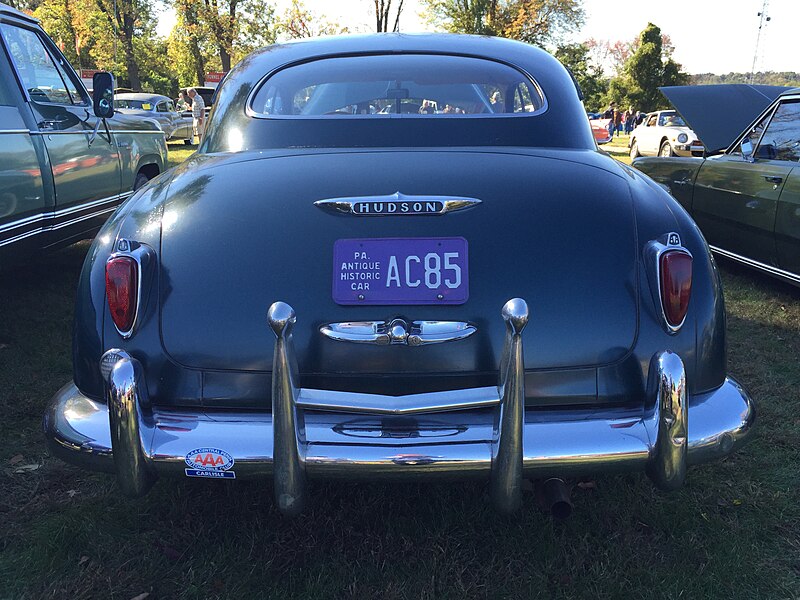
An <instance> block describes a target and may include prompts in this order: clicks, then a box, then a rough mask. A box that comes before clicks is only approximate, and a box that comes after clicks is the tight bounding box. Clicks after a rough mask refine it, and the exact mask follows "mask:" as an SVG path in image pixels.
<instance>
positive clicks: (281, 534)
mask: <svg viewBox="0 0 800 600" xmlns="http://www.w3.org/2000/svg"><path fill="white" fill-rule="evenodd" d="M615 146H616V144H614V145H610V146H607V147H606V148H607V149H609V148H610V149H611V150H612V152H617V151H618V150H615ZM619 148H620V150H619V151H624V146H623V145H620V146H619ZM171 152H172V153H173V156H177V155H179V153H180V154H181V155H184V154H188V153H187V151H185V150H183V149H180V150H178V151H174V150H171ZM86 248H87V244H86V243H81V244H78V245H75V246H72V247H69V248H66V249H64V250H62V251H60V252H57V253H55V254H52V255H49V256H46V257H42V258H40V259H36V260H32V261H31V262H30V264H29V265H27V266H26V267H24V268H20V269H17V270H15V271H10V272H5V273H0V311H2V312H1V313H0V439H2V440H3V442H4V443H3V445H2V447H1V448H0V472H2V478H0V598H43V597H48V598H115V599H116V598H119V599H123V600H129V599H130V598H132V597H134V596H136V595H138V594H141V593H144V592H148V593H150V598H151V599H152V598H206V597H218V598H227V597H241V598H251V597H264V598H285V597H302V598H331V597H335V598H358V599H362V598H381V599H383V598H389V599H392V598H466V597H488V598H536V597H542V598H621V597H626V598H687V599H694V598H743V599H745V598H746V599H751V598H798V597H800V493H798V486H799V485H800V477H799V476H798V465H800V450H798V449H799V448H800V394H799V393H798V388H799V387H800V291H799V290H797V289H795V288H792V287H789V286H786V285H783V284H781V283H779V282H776V281H773V280H771V279H769V278H766V277H763V276H761V275H759V274H756V273H753V272H751V271H748V270H745V269H742V268H738V267H736V266H733V265H730V264H728V263H723V264H722V265H721V266H722V268H723V277H724V285H725V292H726V300H727V308H728V314H729V321H728V324H729V346H730V371H731V372H732V373H733V374H735V375H736V376H737V377H739V378H740V379H741V381H742V382H743V383H744V384H745V385H746V386H747V387H748V388H749V389H750V391H751V392H752V393H753V395H754V397H755V398H756V399H757V400H758V402H759V411H760V412H759V417H760V425H759V433H758V437H757V438H756V440H755V441H754V442H753V443H752V444H750V445H749V446H747V447H746V448H745V449H743V450H742V451H741V452H740V453H738V454H736V455H734V456H732V457H730V458H728V459H727V460H725V461H722V462H720V463H715V464H711V465H707V466H703V467H699V468H693V469H691V470H690V473H689V478H688V481H687V484H686V486H685V487H684V488H683V489H682V490H680V491H678V492H676V493H671V494H665V493H661V492H658V491H656V490H655V489H654V488H653V487H652V485H650V483H649V482H648V481H647V479H646V478H645V477H643V476H638V475H636V476H634V475H630V476H616V477H603V478H598V479H597V480H595V481H594V487H587V488H586V489H582V488H578V487H576V488H575V489H574V495H573V499H574V502H575V513H574V515H573V517H572V518H571V519H570V520H568V521H567V522H565V523H554V522H552V521H551V520H550V519H549V518H548V517H547V516H546V515H545V514H543V513H542V512H541V511H540V510H539V509H538V508H537V507H536V502H535V500H534V498H533V495H532V494H531V493H530V492H528V493H526V498H525V508H524V510H523V511H522V512H520V513H519V514H518V515H516V516H514V517H513V518H503V517H500V516H498V515H496V514H495V513H494V512H493V511H492V509H491V507H490V505H489V502H488V498H487V494H486V490H485V486H484V485H482V484H480V483H456V484H449V485H445V484H441V485H438V484H436V485H435V484H393V485H388V484H386V485H379V484H364V483H361V484H355V483H349V482H343V483H337V484H332V483H324V484H323V483H314V485H313V487H312V491H311V502H310V508H309V510H308V511H307V512H306V513H304V514H303V515H302V516H301V517H300V518H298V519H295V520H287V519H284V518H282V517H281V516H280V515H279V514H278V513H277V512H276V510H275V508H274V507H273V504H272V500H271V487H270V483H269V482H268V481H265V482H263V483H253V482H251V483H245V482H205V481H199V482H194V481H184V480H165V481H160V482H159V483H158V484H157V485H156V486H155V488H154V489H153V491H152V492H151V493H150V495H148V496H147V497H146V498H144V499H141V500H138V501H132V500H127V499H125V498H123V497H122V496H121V495H120V493H119V491H118V489H117V488H116V484H115V482H114V481H113V478H111V477H107V476H103V475H94V474H89V473H85V472H82V471H80V470H79V469H76V468H73V467H70V466H68V465H66V464H64V463H62V462H61V461H59V460H56V459H53V458H51V457H48V455H47V452H46V450H45V447H44V443H43V439H42V434H41V430H40V422H41V415H42V412H43V411H44V408H45V406H46V404H47V403H48V401H49V399H50V397H51V395H52V394H53V392H55V390H56V389H57V388H58V387H59V386H61V385H62V384H63V383H64V382H66V381H68V380H69V379H70V376H71V364H70V334H71V321H72V306H73V300H74V297H73V296H74V291H73V290H74V289H75V285H76V281H77V277H78V273H79V270H80V266H81V262H82V260H83V256H84V254H85V252H86ZM19 457H21V458H19ZM23 465H39V466H38V468H36V469H35V470H28V471H21V472H17V471H20V467H21V466H23ZM229 484H230V485H229Z"/></svg>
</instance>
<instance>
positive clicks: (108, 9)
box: [95, 0, 153, 92]
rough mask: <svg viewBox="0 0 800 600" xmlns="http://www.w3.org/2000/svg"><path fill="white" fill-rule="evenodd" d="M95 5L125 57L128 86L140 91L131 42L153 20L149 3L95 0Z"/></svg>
mask: <svg viewBox="0 0 800 600" xmlns="http://www.w3.org/2000/svg"><path fill="white" fill-rule="evenodd" d="M95 5H96V6H97V9H98V10H99V11H100V12H101V13H103V15H105V17H106V19H107V20H108V24H109V26H110V27H111V29H112V30H114V31H116V33H117V37H118V39H119V41H120V43H121V45H122V52H123V55H124V57H125V69H126V71H127V75H128V77H127V79H128V84H129V85H130V87H131V88H133V89H134V90H135V91H137V92H138V91H141V89H142V83H141V78H140V77H139V63H138V62H137V61H136V56H135V53H134V50H133V40H134V38H135V37H137V36H138V37H140V38H141V37H142V33H143V31H142V29H143V27H144V25H145V23H146V21H150V22H152V20H153V17H152V14H151V13H150V3H149V2H147V1H146V0H95Z"/></svg>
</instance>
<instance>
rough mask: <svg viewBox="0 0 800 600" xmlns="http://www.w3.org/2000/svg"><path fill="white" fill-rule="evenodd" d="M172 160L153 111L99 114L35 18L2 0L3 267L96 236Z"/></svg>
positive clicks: (0, 220)
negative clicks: (101, 118) (146, 115)
mask: <svg viewBox="0 0 800 600" xmlns="http://www.w3.org/2000/svg"><path fill="white" fill-rule="evenodd" d="M97 125H99V127H96V126H97ZM167 164H168V163H167V146H166V140H165V139H164V132H163V131H161V129H159V127H158V125H157V124H156V123H155V122H154V121H153V120H152V119H147V118H144V117H137V116H133V115H120V114H114V115H113V117H111V118H109V119H106V120H105V123H102V122H101V123H99V124H98V117H96V116H95V115H94V114H93V112H92V99H91V98H90V96H89V94H88V92H87V91H86V88H85V87H84V86H83V84H82V82H81V80H80V78H79V77H78V76H77V75H76V73H75V71H74V69H73V68H72V66H71V65H70V64H69V62H68V61H67V60H66V58H64V56H63V54H61V52H59V49H58V47H57V46H56V44H54V43H53V41H52V40H51V39H50V38H49V37H48V36H47V34H46V33H45V32H44V31H43V30H42V28H41V27H40V26H39V23H38V21H37V20H36V19H34V18H32V17H30V16H28V15H26V14H24V13H22V12H20V11H17V10H15V9H13V8H11V7H10V6H7V5H5V4H0V268H2V267H4V266H6V265H9V264H12V263H16V262H19V261H20V260H24V259H25V258H27V257H29V256H31V255H32V254H35V253H38V252H41V251H43V250H45V249H51V248H55V247H58V246H63V245H66V244H69V243H72V242H74V241H77V240H80V239H84V238H88V237H93V236H94V235H95V234H96V233H97V231H98V230H99V228H100V227H101V226H102V224H103V223H104V222H105V220H106V219H107V218H108V216H109V215H110V214H111V213H112V212H113V211H114V210H115V209H116V207H117V206H118V205H119V204H120V203H122V202H123V201H124V200H125V199H127V198H128V197H129V196H130V195H131V194H132V193H133V192H134V191H135V190H136V189H138V188H139V187H141V186H143V185H144V184H145V183H147V182H148V180H150V179H152V178H153V177H155V176H156V175H158V174H159V173H162V172H163V171H164V170H165V169H166V167H167Z"/></svg>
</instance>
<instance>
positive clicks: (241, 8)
mask: <svg viewBox="0 0 800 600" xmlns="http://www.w3.org/2000/svg"><path fill="white" fill-rule="evenodd" d="M197 15H198V19H199V21H200V22H201V23H202V24H203V25H204V26H205V28H206V29H207V31H209V32H210V34H211V36H212V37H213V39H214V42H215V44H216V48H217V53H218V55H219V60H220V63H221V66H222V70H223V71H224V72H226V73H227V72H228V71H230V70H231V62H232V59H233V58H234V57H236V58H241V57H243V56H244V55H245V54H247V53H248V52H249V51H251V50H253V49H254V48H256V47H258V46H263V45H266V44H269V43H272V42H273V41H275V27H274V17H275V14H274V10H273V8H272V6H271V5H270V4H267V3H266V2H264V1H263V0H202V3H199V4H198V12H197Z"/></svg>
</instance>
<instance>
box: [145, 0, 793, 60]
mask: <svg viewBox="0 0 800 600" xmlns="http://www.w3.org/2000/svg"><path fill="white" fill-rule="evenodd" d="M762 2H763V0H671V1H670V2H667V1H666V0H584V7H585V9H586V13H587V19H586V24H585V25H584V27H583V29H582V30H581V31H580V32H578V33H577V34H576V35H574V36H572V37H573V41H584V40H586V39H588V38H595V39H599V40H610V41H611V42H614V41H617V40H630V39H633V38H635V37H636V36H637V35H638V34H639V32H640V31H641V30H642V29H644V27H645V26H646V25H647V23H648V22H652V23H655V24H656V25H658V26H659V27H660V28H661V30H662V31H663V32H664V33H666V34H668V35H669V36H670V37H671V38H672V41H673V43H674V45H675V48H676V49H675V59H676V60H677V61H678V62H679V63H681V64H682V65H683V66H684V69H685V70H686V71H688V72H689V73H707V72H711V73H720V74H721V73H728V72H730V71H738V72H745V73H746V72H749V71H750V68H751V66H752V64H753V55H754V50H755V45H756V35H757V32H758V23H759V18H758V16H757V15H758V12H759V11H760V10H761V6H762ZM289 4H290V0H278V2H277V5H278V7H279V8H278V10H279V12H280V11H282V10H283V9H284V8H285V7H286V6H288V5H289ZM304 4H305V5H306V6H307V7H308V8H309V9H311V10H313V11H314V12H317V13H320V14H325V15H326V16H327V17H328V18H329V19H330V20H335V21H337V22H339V23H340V24H341V25H347V26H348V27H349V28H350V29H351V31H360V32H365V33H366V32H370V31H374V29H373V28H374V25H373V20H374V17H373V16H372V15H371V14H370V9H371V7H372V0H304ZM404 6H405V8H404V11H403V16H402V18H401V22H400V23H401V30H403V31H406V32H415V31H428V30H430V29H431V27H430V25H429V24H428V23H426V22H425V19H424V17H423V16H422V15H421V14H420V13H421V12H422V9H423V3H422V1H421V0H405V4H404ZM767 13H768V14H769V16H770V17H771V18H772V20H771V21H770V22H769V23H768V24H767V25H766V27H765V28H764V29H763V30H762V34H761V43H760V44H759V46H760V51H759V55H760V58H759V61H758V65H757V70H762V71H800V54H798V53H797V51H796V43H795V40H796V37H797V31H798V26H799V25H800V0H770V2H769V9H768V11H767ZM173 24H174V15H172V14H170V13H169V12H166V13H164V14H162V16H161V23H160V24H159V33H161V34H162V35H166V34H168V33H169V30H170V28H171V27H172V25H173Z"/></svg>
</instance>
